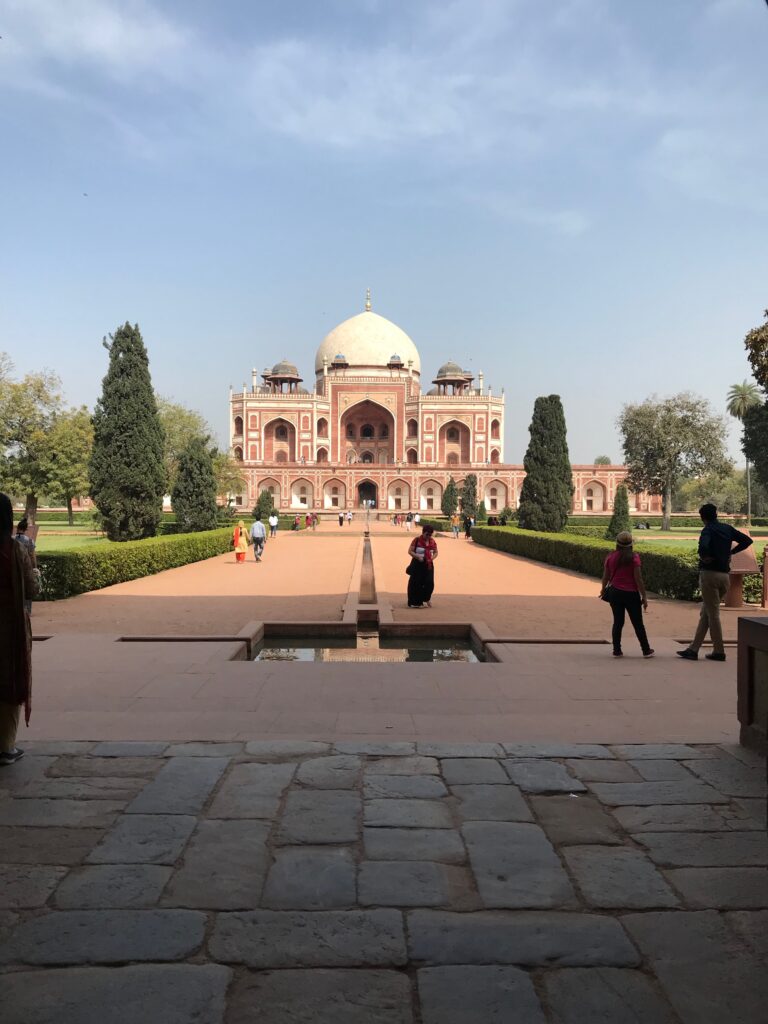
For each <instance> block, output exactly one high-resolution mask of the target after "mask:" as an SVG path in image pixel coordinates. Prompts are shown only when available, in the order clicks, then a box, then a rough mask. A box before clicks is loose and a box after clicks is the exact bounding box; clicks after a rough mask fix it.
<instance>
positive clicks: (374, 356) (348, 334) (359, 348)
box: [315, 309, 421, 374]
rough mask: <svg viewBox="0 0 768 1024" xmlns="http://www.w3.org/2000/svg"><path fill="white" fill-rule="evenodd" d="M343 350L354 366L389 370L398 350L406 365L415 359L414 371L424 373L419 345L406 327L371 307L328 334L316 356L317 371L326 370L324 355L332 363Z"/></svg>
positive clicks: (350, 363)
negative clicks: (406, 330) (417, 345)
mask: <svg viewBox="0 0 768 1024" xmlns="http://www.w3.org/2000/svg"><path fill="white" fill-rule="evenodd" d="M340 352H343V353H344V356H345V357H346V360H347V363H348V364H349V366H350V368H352V367H358V366H359V367H367V368H375V369H378V370H386V368H387V363H388V362H389V361H390V359H391V357H392V353H393V352H397V354H398V355H399V356H400V357H401V359H402V360H403V365H404V366H405V367H406V368H407V367H408V361H409V360H412V361H413V370H414V372H415V373H419V374H420V373H421V359H420V358H419V353H418V349H417V348H416V346H415V345H414V343H413V342H412V341H411V339H410V338H409V337H408V335H407V334H406V333H405V331H403V330H401V328H399V327H398V326H397V324H393V323H392V321H391V320H387V318H386V317H383V316H379V314H378V313H374V312H373V311H372V310H370V309H367V310H365V311H364V312H363V313H358V314H357V316H351V317H350V318H349V320H345V321H344V322H343V323H341V324H339V325H338V327H334V328H333V330H332V331H331V332H330V334H326V336H325V338H323V340H322V342H321V343H320V347H319V348H318V350H317V355H316V356H315V373H322V372H323V357H326V358H327V360H328V365H329V366H330V365H331V363H332V362H333V360H334V358H335V357H336V355H337V354H338V353H340ZM387 372H388V371H387Z"/></svg>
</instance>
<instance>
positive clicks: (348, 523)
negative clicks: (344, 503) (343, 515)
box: [347, 509, 352, 526]
mask: <svg viewBox="0 0 768 1024" xmlns="http://www.w3.org/2000/svg"><path fill="white" fill-rule="evenodd" d="M351 525H352V510H351V509H350V510H349V512H347V526H351Z"/></svg>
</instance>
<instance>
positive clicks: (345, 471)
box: [229, 291, 660, 513]
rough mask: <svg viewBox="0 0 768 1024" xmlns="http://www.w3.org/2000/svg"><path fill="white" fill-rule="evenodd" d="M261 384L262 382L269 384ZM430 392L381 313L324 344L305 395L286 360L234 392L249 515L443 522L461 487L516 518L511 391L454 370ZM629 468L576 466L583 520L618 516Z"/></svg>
mask: <svg viewBox="0 0 768 1024" xmlns="http://www.w3.org/2000/svg"><path fill="white" fill-rule="evenodd" d="M259 378H261V381H260V380H259ZM430 384H431V386H430V387H429V388H426V389H424V388H423V386H422V380H421V359H420V357H419V352H418V349H417V348H416V345H415V344H414V343H413V341H412V340H411V338H409V336H408V335H407V334H406V333H405V331H403V330H402V329H401V328H400V327H398V326H397V325H396V324H394V323H392V321H391V320H387V319H386V318H385V317H383V316H380V315H379V314H378V313H374V312H373V310H372V309H371V299H370V291H369V292H368V294H367V296H366V302H365V309H364V310H363V312H362V313H358V314H357V315H356V316H352V317H350V318H349V319H348V320H345V321H344V322H343V323H341V324H339V325H338V326H337V327H334V329H333V330H332V331H331V332H330V333H329V334H327V335H326V337H325V338H324V339H323V341H322V342H321V343H320V346H319V348H318V350H317V353H316V355H315V380H314V384H313V386H312V387H311V388H309V387H304V386H303V385H304V378H302V376H301V374H300V372H299V370H298V367H297V366H296V365H295V364H294V363H292V362H290V361H289V360H287V359H282V360H280V362H278V363H275V365H274V366H272V368H271V369H270V368H267V369H265V370H263V371H262V372H261V374H259V372H258V371H257V370H253V371H252V377H251V387H250V388H248V387H247V385H244V386H243V389H242V391H232V389H230V396H229V402H230V417H229V430H230V438H229V442H230V450H231V452H232V454H233V455H234V457H235V458H236V459H237V460H238V461H241V462H242V464H243V476H244V478H245V479H246V480H247V485H248V486H247V493H244V494H241V495H238V496H237V497H236V503H237V505H238V506H239V507H242V508H250V507H252V506H253V505H254V504H255V503H256V500H257V498H258V495H259V494H260V493H261V491H263V490H268V491H271V492H272V495H273V497H274V501H275V504H276V505H277V507H279V508H281V509H283V510H291V511H294V510H295V511H297V512H298V511H302V510H306V511H309V510H315V511H318V512H322V511H326V512H329V511H338V510H341V509H344V510H347V509H360V508H366V507H370V508H373V509H375V510H378V511H386V512H388V513H394V512H398V511H399V512H406V511H409V510H410V511H421V512H430V511H439V510H440V500H441V497H442V493H443V489H444V488H445V486H446V484H447V483H448V481H449V479H450V478H451V477H453V478H454V480H455V481H456V483H457V484H458V485H459V487H460V486H461V484H462V482H463V480H464V477H465V476H466V475H467V474H468V473H475V474H476V476H477V481H478V500H482V501H484V502H485V506H486V508H487V510H488V512H489V513H493V512H500V511H501V509H503V508H504V507H505V506H510V507H512V508H515V507H516V506H517V503H518V500H519V497H520V488H521V487H522V484H523V480H524V479H525V471H524V469H523V467H522V466H516V465H510V464H508V463H506V462H505V461H504V392H503V390H502V392H501V394H494V393H493V390H492V388H491V387H490V386H486V384H485V380H484V378H483V374H482V373H478V375H477V377H476V378H475V376H474V374H473V373H472V372H471V371H469V370H466V369H462V367H461V366H460V365H459V364H458V363H456V362H453V361H452V360H448V361H447V362H445V363H443V365H442V366H440V367H439V369H438V370H437V372H436V373H435V375H434V377H433V378H432V380H431V382H430ZM625 475H626V471H625V469H624V467H623V466H594V465H590V466H574V467H573V482H574V487H575V491H574V496H573V509H574V512H587V513H589V512H605V511H609V510H610V509H612V507H613V496H614V494H615V491H616V487H617V486H618V484H620V483H621V482H622V481H623V479H624V477H625ZM630 506H631V507H632V509H633V511H636V512H638V513H642V512H648V513H651V512H657V511H658V510H659V508H660V505H659V499H658V498H656V497H652V496H649V495H647V494H639V495H633V496H631V498H630Z"/></svg>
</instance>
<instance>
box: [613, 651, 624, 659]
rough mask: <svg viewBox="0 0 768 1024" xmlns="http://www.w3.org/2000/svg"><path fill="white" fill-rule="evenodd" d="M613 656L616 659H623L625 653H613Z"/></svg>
mask: <svg viewBox="0 0 768 1024" xmlns="http://www.w3.org/2000/svg"><path fill="white" fill-rule="evenodd" d="M613 656H614V658H623V657H624V651H614V652H613Z"/></svg>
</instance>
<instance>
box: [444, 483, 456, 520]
mask: <svg viewBox="0 0 768 1024" xmlns="http://www.w3.org/2000/svg"><path fill="white" fill-rule="evenodd" d="M458 507H459V489H458V487H457V486H456V481H455V480H454V479H453V477H451V478H450V479H449V480H448V483H447V484H446V485H445V490H444V491H443V496H442V498H441V499H440V508H441V509H442V512H443V515H444V516H452V515H453V513H454V512H455V511H456V509H457V508H458Z"/></svg>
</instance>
